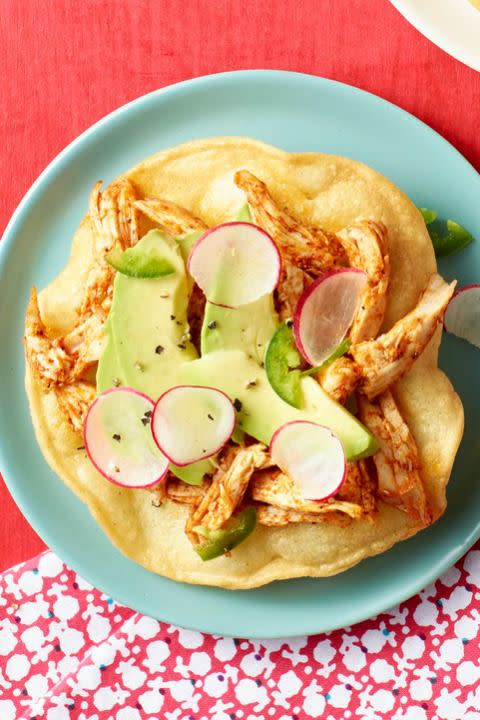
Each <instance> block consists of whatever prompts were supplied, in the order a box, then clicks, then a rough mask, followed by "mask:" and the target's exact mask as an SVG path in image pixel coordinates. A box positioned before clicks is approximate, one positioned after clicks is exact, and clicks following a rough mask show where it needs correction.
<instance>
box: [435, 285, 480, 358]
mask: <svg viewBox="0 0 480 720" xmlns="http://www.w3.org/2000/svg"><path fill="white" fill-rule="evenodd" d="M443 323H444V326H445V330H446V331H447V332H449V333H452V334H453V335H457V337H460V338H463V340H467V341H468V342H469V343H471V344H472V345H475V347H477V348H480V285H465V287H463V288H460V290H458V291H457V292H456V293H455V295H454V296H453V297H452V299H451V300H450V302H449V303H448V306H447V309H446V311H445V317H444V320H443Z"/></svg>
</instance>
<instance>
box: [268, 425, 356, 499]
mask: <svg viewBox="0 0 480 720" xmlns="http://www.w3.org/2000/svg"><path fill="white" fill-rule="evenodd" d="M289 425H315V427H319V428H322V430H327V431H328V432H329V433H330V435H331V436H332V437H333V438H335V439H336V440H338V442H339V443H340V446H341V448H342V450H343V475H342V478H341V480H340V482H339V483H338V485H337V487H336V488H335V490H333V491H332V492H331V493H330V494H329V495H325V496H324V497H322V498H319V499H315V500H311V501H310V502H323V501H324V500H328V499H329V498H331V497H333V496H334V495H336V494H337V493H338V491H339V490H340V488H341V487H342V485H343V483H344V482H345V479H346V477H347V456H346V454H345V448H344V447H343V443H342V441H341V440H340V438H339V437H338V435H336V434H335V433H334V432H333V430H332V429H331V428H329V427H327V426H326V425H321V424H320V423H316V422H312V421H311V420H291V421H290V422H287V423H285V424H284V425H281V426H280V427H279V428H277V429H276V430H275V432H274V433H273V435H272V437H271V439H270V445H269V451H270V454H271V453H272V451H273V445H274V443H275V440H276V439H277V437H278V435H279V434H280V433H281V432H282V430H283V429H284V428H286V427H288V426H289Z"/></svg>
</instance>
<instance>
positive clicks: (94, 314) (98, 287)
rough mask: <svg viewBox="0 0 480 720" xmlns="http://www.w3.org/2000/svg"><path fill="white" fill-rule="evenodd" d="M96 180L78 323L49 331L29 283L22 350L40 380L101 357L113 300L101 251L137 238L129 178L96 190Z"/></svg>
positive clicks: (56, 378)
mask: <svg viewBox="0 0 480 720" xmlns="http://www.w3.org/2000/svg"><path fill="white" fill-rule="evenodd" d="M100 187H101V183H97V184H96V185H95V187H94V189H93V191H92V194H91V198H90V220H91V222H92V226H93V229H94V255H95V261H94V263H93V265H92V268H91V270H90V273H89V275H88V278H87V282H86V287H85V295H84V299H83V302H82V305H81V308H80V311H79V317H78V323H77V325H76V326H75V328H74V329H73V330H72V331H71V332H70V333H68V334H67V335H66V336H64V337H60V338H52V337H50V336H49V334H48V331H47V328H46V327H45V325H44V323H43V321H42V319H41V316H40V311H39V307H38V299H37V293H36V291H35V288H33V289H32V293H31V297H30V304H29V307H28V310H27V316H26V323H25V338H24V343H25V351H26V356H27V360H28V362H29V364H30V367H31V368H32V370H33V371H34V373H35V376H36V377H37V378H38V380H39V381H40V382H42V384H43V385H44V386H45V387H47V388H50V387H52V385H64V384H69V383H73V382H75V381H76V380H79V379H81V378H82V376H83V375H84V373H85V372H86V371H87V370H88V369H89V368H90V367H91V366H92V365H93V364H94V363H96V362H98V359H99V357H100V354H101V352H102V349H103V345H104V342H105V336H104V326H105V322H106V319H107V317H108V313H109V311H110V307H111V303H112V292H113V290H112V286H113V277H114V274H115V271H114V270H113V268H112V267H110V265H109V264H108V263H107V262H106V260H105V257H106V255H107V254H108V253H109V252H110V251H111V250H112V249H113V248H114V247H115V246H118V247H120V248H121V249H122V250H124V249H125V248H126V247H128V246H129V245H133V244H134V243H135V242H136V241H137V239H138V233H137V224H136V211H135V210H134V209H133V200H134V198H135V191H134V189H133V186H132V185H131V183H130V182H129V181H128V180H119V181H117V182H116V183H113V184H112V185H110V186H109V187H107V188H106V190H104V191H103V192H101V191H100Z"/></svg>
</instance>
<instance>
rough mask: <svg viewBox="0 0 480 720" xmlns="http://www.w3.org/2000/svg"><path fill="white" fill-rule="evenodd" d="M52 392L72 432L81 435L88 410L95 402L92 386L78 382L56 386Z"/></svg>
mask: <svg viewBox="0 0 480 720" xmlns="http://www.w3.org/2000/svg"><path fill="white" fill-rule="evenodd" d="M54 391H55V396H56V398H57V402H58V405H59V407H60V410H61V411H62V413H63V414H64V416H65V417H66V419H67V420H68V422H69V423H70V425H71V427H72V428H73V430H75V432H77V433H81V432H82V430H83V423H84V422H85V418H86V417H87V413H88V408H89V407H90V405H91V404H92V402H93V401H94V400H95V394H96V392H95V387H94V385H91V384H90V383H86V382H82V381H81V380H80V381H77V382H74V383H72V384H71V385H56V386H55V388H54Z"/></svg>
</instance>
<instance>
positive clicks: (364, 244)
mask: <svg viewBox="0 0 480 720" xmlns="http://www.w3.org/2000/svg"><path fill="white" fill-rule="evenodd" d="M338 237H339V239H340V241H341V242H342V244H343V247H344V249H345V252H346V254H347V256H348V262H349V264H350V266H351V267H353V268H358V269H360V270H364V271H365V272H366V274H367V277H368V281H367V284H366V286H365V289H364V290H363V293H362V297H361V300H360V304H359V307H358V309H357V312H356V315H355V318H354V321H353V324H352V327H351V328H350V331H349V337H350V340H351V341H352V343H359V342H361V341H362V340H370V339H371V338H374V337H376V335H377V333H378V331H379V330H380V326H381V324H382V322H383V317H384V315H385V308H386V305H387V288H388V281H389V277H390V259H389V255H388V250H387V228H386V227H385V226H384V225H383V224H382V223H376V222H372V221H370V220H364V221H362V222H359V223H356V224H355V225H351V226H350V227H348V228H345V229H344V230H342V232H340V233H339V235H338Z"/></svg>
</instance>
